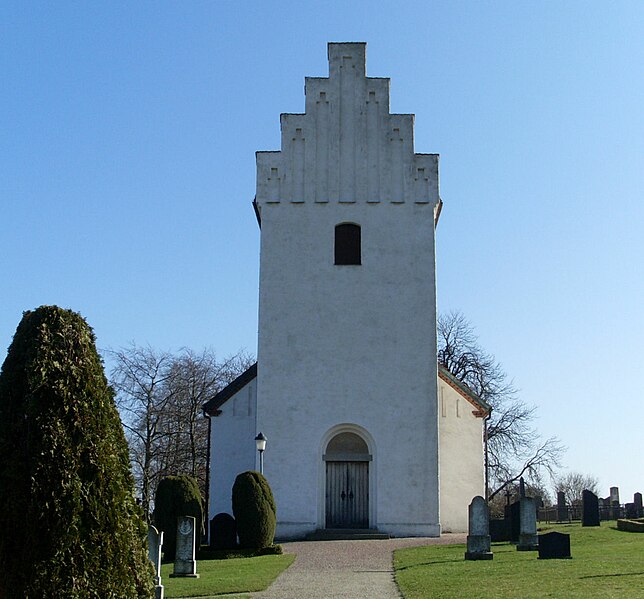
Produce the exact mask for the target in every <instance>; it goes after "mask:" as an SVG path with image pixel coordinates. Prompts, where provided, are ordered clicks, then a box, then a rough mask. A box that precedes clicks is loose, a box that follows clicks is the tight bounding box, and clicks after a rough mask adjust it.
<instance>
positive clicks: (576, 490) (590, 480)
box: [555, 472, 599, 505]
mask: <svg viewBox="0 0 644 599" xmlns="http://www.w3.org/2000/svg"><path fill="white" fill-rule="evenodd" d="M555 490H556V491H557V492H559V491H563V492H564V494H565V495H566V504H567V505H581V497H582V493H583V491H584V490H588V491H591V492H592V493H594V494H595V495H598V494H599V480H598V479H597V478H596V477H594V476H591V475H590V474H581V473H580V472H569V473H568V474H564V475H562V476H560V477H558V478H557V479H556V480H555Z"/></svg>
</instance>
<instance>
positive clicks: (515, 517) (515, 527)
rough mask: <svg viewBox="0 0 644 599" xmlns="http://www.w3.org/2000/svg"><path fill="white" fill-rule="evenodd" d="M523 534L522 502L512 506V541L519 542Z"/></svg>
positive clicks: (516, 502)
mask: <svg viewBox="0 0 644 599" xmlns="http://www.w3.org/2000/svg"><path fill="white" fill-rule="evenodd" d="M520 534H521V500H519V501H515V502H514V503H511V504H510V540H511V541H512V542H513V543H518V542H519V535H520Z"/></svg>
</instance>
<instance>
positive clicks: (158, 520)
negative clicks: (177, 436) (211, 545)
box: [154, 476, 203, 561]
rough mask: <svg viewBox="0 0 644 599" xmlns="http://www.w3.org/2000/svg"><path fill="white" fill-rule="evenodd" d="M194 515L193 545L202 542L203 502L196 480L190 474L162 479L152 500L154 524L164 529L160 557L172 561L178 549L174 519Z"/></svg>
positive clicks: (175, 521) (175, 520)
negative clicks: (194, 535) (161, 554)
mask: <svg viewBox="0 0 644 599" xmlns="http://www.w3.org/2000/svg"><path fill="white" fill-rule="evenodd" d="M179 516H193V517H194V518H196V520H197V522H196V533H197V540H196V545H197V547H199V545H200V544H201V534H200V533H201V529H202V527H203V504H202V502H201V493H200V492H199V485H198V484H197V481H196V480H195V479H194V478H192V477H191V476H167V477H166V478H163V479H161V481H160V482H159V486H158V487H157V493H156V496H155V500H154V525H155V526H156V527H157V528H158V529H159V530H162V531H163V533H164V534H163V557H164V559H165V561H173V560H174V554H175V551H176V548H177V518H178V517H179Z"/></svg>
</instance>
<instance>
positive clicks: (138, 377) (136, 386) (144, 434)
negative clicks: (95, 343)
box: [109, 344, 174, 518]
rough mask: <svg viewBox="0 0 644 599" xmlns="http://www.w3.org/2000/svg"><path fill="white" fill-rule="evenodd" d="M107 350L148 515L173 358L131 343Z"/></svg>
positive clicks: (170, 397)
mask: <svg viewBox="0 0 644 599" xmlns="http://www.w3.org/2000/svg"><path fill="white" fill-rule="evenodd" d="M109 354H110V356H111V358H112V359H113V360H114V367H113V368H112V372H111V378H110V383H111V385H112V387H113V389H114V390H115V392H116V403H117V406H118V408H119V411H120V413H121V420H122V422H123V426H124V427H125V430H126V436H127V440H128V444H129V447H130V458H131V460H132V464H133V466H134V476H135V479H136V482H137V486H138V488H139V490H140V492H141V505H142V507H143V512H144V514H145V515H146V518H149V512H150V501H151V497H152V494H153V493H154V489H155V488H156V483H157V479H158V471H159V463H160V462H161V460H162V454H161V447H162V440H163V439H164V437H166V435H167V434H168V433H167V431H166V430H165V429H164V426H163V422H162V421H163V417H164V410H165V409H166V407H167V406H168V405H169V403H170V401H171V400H172V393H173V392H174V391H173V389H174V387H173V385H172V384H171V383H170V380H169V379H170V377H171V376H172V375H173V372H172V368H171V365H172V360H173V358H172V356H171V355H170V354H168V353H166V352H158V351H156V350H154V349H152V348H151V347H138V346H136V345H134V344H132V345H130V346H129V347H128V348H123V349H120V350H117V351H109Z"/></svg>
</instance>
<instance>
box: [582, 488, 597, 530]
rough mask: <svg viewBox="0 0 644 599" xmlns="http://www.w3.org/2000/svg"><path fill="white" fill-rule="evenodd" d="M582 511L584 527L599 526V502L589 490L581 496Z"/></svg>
mask: <svg viewBox="0 0 644 599" xmlns="http://www.w3.org/2000/svg"><path fill="white" fill-rule="evenodd" d="M581 509H582V515H581V525H582V526H599V500H598V499H597V495H595V494H594V493H593V492H592V491H589V490H588V489H584V490H583V492H582V494H581Z"/></svg>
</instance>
